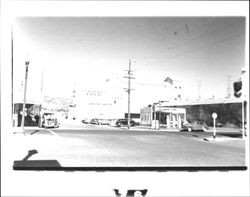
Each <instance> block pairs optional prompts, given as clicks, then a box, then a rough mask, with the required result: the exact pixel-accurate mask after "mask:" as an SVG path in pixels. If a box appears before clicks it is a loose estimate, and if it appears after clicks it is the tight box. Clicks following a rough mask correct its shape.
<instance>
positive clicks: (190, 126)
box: [182, 121, 209, 131]
mask: <svg viewBox="0 0 250 197" xmlns="http://www.w3.org/2000/svg"><path fill="white" fill-rule="evenodd" d="M208 129H209V127H208V126H207V124H206V123H205V122H204V121H194V122H187V123H184V124H183V125H182V131H207V130H208Z"/></svg>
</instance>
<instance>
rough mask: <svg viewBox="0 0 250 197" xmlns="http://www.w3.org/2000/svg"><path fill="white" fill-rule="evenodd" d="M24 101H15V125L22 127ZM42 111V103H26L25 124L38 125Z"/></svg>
mask: <svg viewBox="0 0 250 197" xmlns="http://www.w3.org/2000/svg"><path fill="white" fill-rule="evenodd" d="M22 110H23V103H14V109H13V126H14V127H20V126H21V121H22V114H23V112H22ZM40 112H41V105H40V104H34V103H26V104H25V113H24V115H25V119H24V125H25V126H38V122H39V117H40Z"/></svg>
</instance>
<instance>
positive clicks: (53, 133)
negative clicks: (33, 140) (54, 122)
mask: <svg viewBox="0 0 250 197" xmlns="http://www.w3.org/2000/svg"><path fill="white" fill-rule="evenodd" d="M44 130H46V131H48V132H50V133H51V134H52V135H54V136H57V137H60V136H59V135H58V134H57V133H55V132H54V131H52V130H50V129H44Z"/></svg>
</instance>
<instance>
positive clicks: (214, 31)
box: [148, 20, 245, 59]
mask: <svg viewBox="0 0 250 197" xmlns="http://www.w3.org/2000/svg"><path fill="white" fill-rule="evenodd" d="M242 22H245V20H242V21H237V22H233V23H229V24H227V25H224V26H222V27H220V28H218V29H215V30H213V31H210V32H207V33H204V34H200V35H199V36H197V37H195V38H193V39H190V40H188V41H186V42H184V43H181V44H177V45H175V46H173V47H171V49H176V48H179V47H181V46H185V45H187V44H189V43H191V42H193V41H194V40H197V39H200V38H202V37H205V36H207V35H210V34H213V33H216V32H219V31H221V30H223V29H225V28H228V27H230V26H233V25H235V24H238V23H242ZM164 53H166V51H163V52H161V53H157V54H155V55H153V56H151V57H149V58H152V57H154V56H157V55H158V56H159V55H161V54H164ZM149 58H148V59H149Z"/></svg>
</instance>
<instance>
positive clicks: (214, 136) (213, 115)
mask: <svg viewBox="0 0 250 197" xmlns="http://www.w3.org/2000/svg"><path fill="white" fill-rule="evenodd" d="M212 117H213V123H214V132H213V138H214V139H215V138H216V126H215V125H216V118H217V114H216V113H215V112H214V113H213V114H212Z"/></svg>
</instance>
